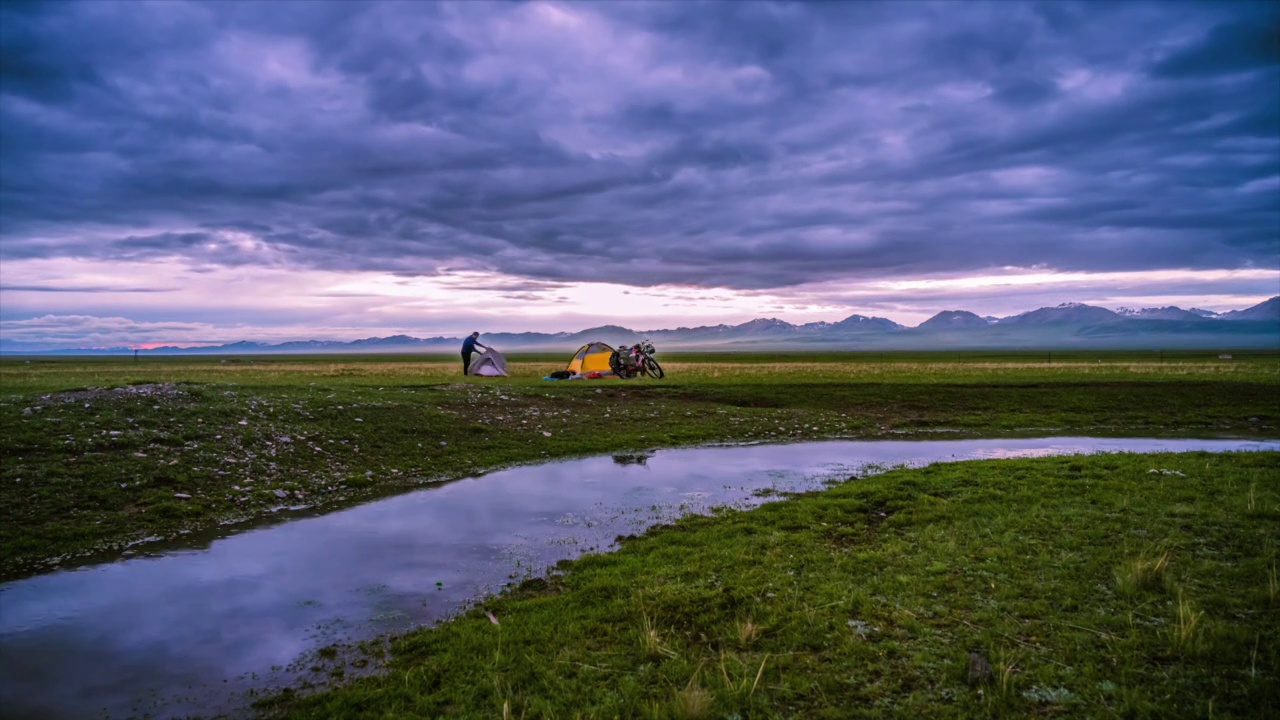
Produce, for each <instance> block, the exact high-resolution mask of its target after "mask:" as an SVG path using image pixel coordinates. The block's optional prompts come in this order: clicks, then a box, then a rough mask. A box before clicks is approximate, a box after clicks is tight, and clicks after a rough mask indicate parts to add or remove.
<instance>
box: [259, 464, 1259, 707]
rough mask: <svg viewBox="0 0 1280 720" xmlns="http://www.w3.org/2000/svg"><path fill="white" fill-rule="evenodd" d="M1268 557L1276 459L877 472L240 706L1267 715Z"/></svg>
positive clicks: (563, 579) (699, 528)
mask: <svg viewBox="0 0 1280 720" xmlns="http://www.w3.org/2000/svg"><path fill="white" fill-rule="evenodd" d="M1278 554H1280V453H1259V454H1237V455H1209V454H1203V453H1191V454H1176V455H1153V456H1136V455H1104V456H1090V457H1072V458H1053V459H1036V460H1003V461H984V462H970V463H961V464H956V465H937V466H932V467H929V468H925V469H917V470H900V471H893V472H890V473H887V474H884V475H880V476H874V477H871V478H864V479H857V480H853V481H850V482H847V483H843V484H839V485H836V486H834V487H832V488H830V489H828V490H825V491H822V492H818V493H811V494H806V495H802V496H799V497H795V498H791V499H789V500H787V501H784V502H778V503H774V504H770V505H766V506H764V507H763V508H761V509H757V510H754V511H751V512H737V511H725V512H722V513H721V514H719V515H718V516H715V517H701V516H695V517H689V518H686V519H683V520H680V521H678V522H677V523H676V524H674V525H672V526H666V527H661V528H655V529H653V530H651V531H650V532H649V533H647V534H646V535H645V536H643V537H640V538H635V539H631V540H628V541H626V542H624V543H623V545H622V548H621V549H620V550H619V551H617V552H614V553H610V554H604V555H589V556H586V557H583V558H581V559H578V560H576V561H573V562H567V563H563V564H562V565H561V566H560V568H559V571H558V572H556V573H553V574H551V575H549V576H548V577H547V578H545V579H534V580H530V581H526V582H525V583H524V584H523V585H521V586H520V587H519V588H518V589H516V590H514V591H512V592H509V593H507V594H505V595H503V596H501V597H496V598H489V599H487V600H485V601H484V602H483V604H482V605H480V606H478V607H476V608H474V609H472V610H471V611H469V612H468V613H466V614H465V615H464V616H461V617H458V618H455V619H454V620H452V621H449V622H446V623H444V624H443V625H441V626H439V627H437V628H435V629H430V630H419V631H415V632H412V633H410V634H408V635H406V636H404V637H402V638H400V639H398V640H397V641H396V642H395V643H394V645H393V647H392V657H391V660H390V663H389V667H388V668H387V670H386V672H384V673H383V674H381V675H377V676H374V677H367V678H363V679H359V680H356V681H354V682H351V683H350V684H348V685H345V686H342V687H337V688H331V689H329V690H327V691H324V692H321V693H319V694H317V695H311V696H308V697H302V698H299V697H297V696H295V695H294V694H293V693H288V692H287V693H285V694H283V695H279V696H276V697H274V698H272V699H271V700H269V701H266V702H263V703H261V705H260V706H259V710H260V711H261V712H262V713H264V714H265V715H267V716H270V717H291V718H334V717H342V718H390V717H397V718H398V717H418V718H446V717H447V718H498V717H501V718H552V717H556V718H679V719H688V718H856V717H868V718H870V717H927V718H969V717H1088V718H1097V717H1137V718H1144V717H1151V718H1184V717H1185V718H1193V717H1194V718H1207V717H1223V718H1225V717H1238V718H1266V717H1276V715H1277V713H1280V581H1278V580H1277V575H1276V573H1277V555H1278ZM490 616H491V617H492V620H491V619H490ZM495 623H496V624H495Z"/></svg>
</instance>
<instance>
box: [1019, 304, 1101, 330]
mask: <svg viewBox="0 0 1280 720" xmlns="http://www.w3.org/2000/svg"><path fill="white" fill-rule="evenodd" d="M1119 318H1120V315H1118V314H1116V313H1114V312H1111V311H1110V310H1108V309H1106V308H1100V307H1096V306H1094V305H1085V304H1083V303H1063V304H1061V305H1058V306H1057V307H1044V308H1040V309H1039V310H1032V311H1031V312H1025V313H1022V314H1021V315H1014V316H1012V317H1007V318H1001V319H1000V323H999V324H1001V325H1087V324H1090V323H1100V322H1108V321H1110V320H1117V319H1119Z"/></svg>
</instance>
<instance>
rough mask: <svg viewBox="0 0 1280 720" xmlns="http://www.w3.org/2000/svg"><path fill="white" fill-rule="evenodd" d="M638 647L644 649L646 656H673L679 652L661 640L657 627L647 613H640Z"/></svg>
mask: <svg viewBox="0 0 1280 720" xmlns="http://www.w3.org/2000/svg"><path fill="white" fill-rule="evenodd" d="M640 618H641V628H640V647H641V649H642V650H644V655H645V657H647V658H661V657H666V658H674V657H676V656H677V655H678V654H679V653H677V652H676V651H675V650H672V649H671V648H669V647H667V646H666V644H665V643H663V641H662V635H661V634H660V633H659V632H658V627H657V626H656V625H654V624H653V620H652V619H650V618H649V614H648V613H644V612H642V613H641V614H640Z"/></svg>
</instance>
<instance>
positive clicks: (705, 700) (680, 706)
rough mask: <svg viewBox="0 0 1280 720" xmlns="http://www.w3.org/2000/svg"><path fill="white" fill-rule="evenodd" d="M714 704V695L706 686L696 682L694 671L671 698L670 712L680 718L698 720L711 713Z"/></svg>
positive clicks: (696, 677) (682, 719)
mask: <svg viewBox="0 0 1280 720" xmlns="http://www.w3.org/2000/svg"><path fill="white" fill-rule="evenodd" d="M714 705H715V697H714V696H713V695H712V694H711V693H710V692H709V691H707V689H706V688H704V687H702V686H701V685H699V684H698V676H697V674H696V673H695V674H694V676H693V678H692V679H691V680H689V684H688V685H686V686H685V688H684V689H683V690H677V691H676V694H675V697H674V698H672V700H671V711H672V714H673V715H675V717H677V718H681V720H699V719H700V718H704V717H707V716H708V715H710V714H711V708H712V706H714Z"/></svg>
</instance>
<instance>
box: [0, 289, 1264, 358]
mask: <svg viewBox="0 0 1280 720" xmlns="http://www.w3.org/2000/svg"><path fill="white" fill-rule="evenodd" d="M643 338H648V339H650V340H652V341H653V342H654V344H655V345H657V347H658V348H659V349H660V350H662V349H668V350H673V349H708V350H712V349H714V350H759V349H767V348H777V349H830V350H837V349H849V350H857V349H867V350H928V349H942V350H957V349H983V348H990V349H1015V348H1017V349H1031V348H1080V349H1084V348H1100V349H1103V348H1114V349H1126V348H1127V349H1179V348H1239V349H1244V348H1278V349H1280V296H1276V297H1273V298H1271V299H1269V300H1267V301H1265V302H1262V303H1259V304H1257V305H1254V306H1253V307H1249V308H1244V309H1242V310H1232V311H1230V312H1225V313H1215V312H1212V311H1208V310H1201V309H1198V308H1193V309H1191V310H1183V309H1182V308H1177V307H1162V308H1142V309H1136V310H1135V309H1130V308H1120V309H1118V310H1114V311H1113V310H1108V309H1106V308H1102V307H1097V306H1094V305H1084V304H1081V303H1063V304H1061V305H1057V306H1054V307H1043V308H1039V309H1037V310H1031V311H1029V312H1024V313H1021V314H1018V315H1012V316H1009V317H1004V318H993V317H980V316H978V315H976V314H974V313H971V312H968V311H965V310H944V311H942V312H940V313H938V314H937V315H934V316H933V317H931V318H929V319H928V320H926V321H924V322H923V323H920V325H918V326H916V327H905V326H903V325H899V324H898V323H896V322H894V321H892V320H889V319H887V318H882V317H867V316H865V315H850V316H849V317H847V318H845V319H843V320H841V321H839V322H834V323H830V322H814V323H806V324H804V325H794V324H792V323H789V322H786V321H785V320H779V319H777V318H757V319H755V320H751V321H748V322H745V323H742V324H740V325H704V326H700V327H678V328H674V329H665V330H645V331H638V330H632V329H630V328H625V327H621V326H618V325H603V326H600V327H593V328H588V329H586V330H581V331H578V332H558V333H535V332H528V333H487V334H485V335H484V336H483V337H482V338H481V342H483V343H484V344H486V345H492V346H494V347H496V348H499V349H502V350H564V351H565V352H571V351H573V350H574V349H575V348H577V347H579V346H580V345H582V344H583V343H587V342H592V341H600V342H606V343H609V344H612V345H618V344H631V343H634V342H638V341H639V340H641V339H643ZM461 342H462V339H461V338H456V337H428V338H419V337H412V336H409V335H392V336H390V337H371V338H365V339H363V340H354V341H351V342H343V341H337V340H304V341H295V342H285V343H278V344H266V343H258V342H250V341H241V342H235V343H229V344H226V345H217V346H204V347H178V346H166V347H158V348H153V349H149V350H142V351H140V352H143V353H146V354H148V355H176V354H183V355H190V354H206V355H237V354H248V353H326V352H327V353H337V352H348V353H349V352H454V351H456V350H457V348H458V347H459V346H460V345H461ZM133 352H134V351H133V349H132V348H128V347H114V348H65V349H48V348H45V347H33V346H31V345H30V344H25V343H18V342H11V341H5V340H4V339H3V338H0V353H4V354H44V355H52V354H58V355H89V354H123V353H130V354H131V353H133Z"/></svg>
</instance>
